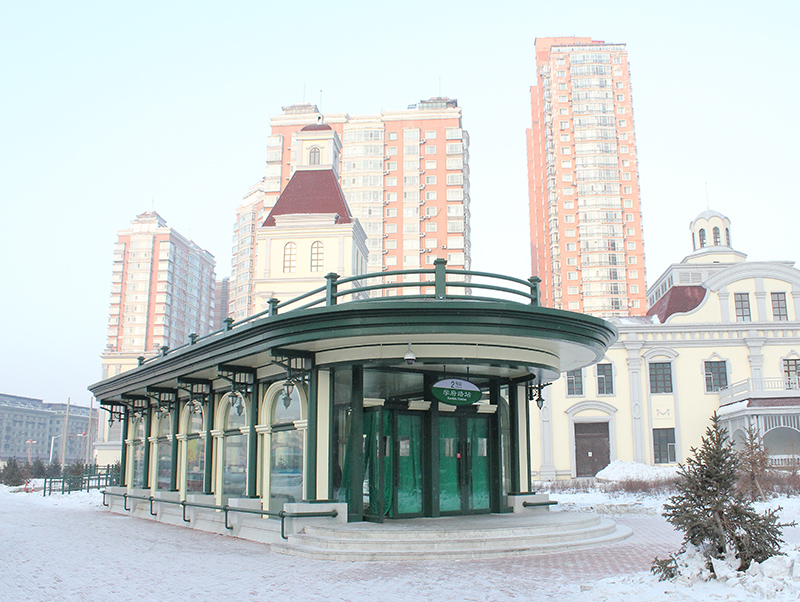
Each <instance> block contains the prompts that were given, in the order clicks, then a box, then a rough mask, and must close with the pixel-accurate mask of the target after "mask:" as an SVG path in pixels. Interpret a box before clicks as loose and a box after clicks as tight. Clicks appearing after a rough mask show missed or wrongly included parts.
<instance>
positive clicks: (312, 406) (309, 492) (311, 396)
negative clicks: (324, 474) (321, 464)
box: [306, 358, 327, 502]
mask: <svg viewBox="0 0 800 602" xmlns="http://www.w3.org/2000/svg"><path fill="white" fill-rule="evenodd" d="M317 391H318V386H317V366H316V365H315V362H314V360H313V358H312V360H311V374H310V376H309V379H308V411H307V414H306V417H307V419H308V457H307V462H306V476H307V478H306V499H307V500H308V501H309V502H313V501H316V500H317V433H318V432H319V418H318V413H319V412H318V411H317ZM325 497H326V498H327V496H325Z"/></svg>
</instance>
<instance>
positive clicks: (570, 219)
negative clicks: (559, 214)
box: [564, 215, 575, 224]
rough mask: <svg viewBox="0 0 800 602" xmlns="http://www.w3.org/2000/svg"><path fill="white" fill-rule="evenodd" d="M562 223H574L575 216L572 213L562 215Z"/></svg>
mask: <svg viewBox="0 0 800 602" xmlns="http://www.w3.org/2000/svg"><path fill="white" fill-rule="evenodd" d="M564 223H566V224H574V223H575V216H574V215H565V216H564Z"/></svg>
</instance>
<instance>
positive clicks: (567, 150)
mask: <svg viewBox="0 0 800 602" xmlns="http://www.w3.org/2000/svg"><path fill="white" fill-rule="evenodd" d="M561 154H562V155H570V154H572V149H571V148H570V147H569V146H562V147H561Z"/></svg>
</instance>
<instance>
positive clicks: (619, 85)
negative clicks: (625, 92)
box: [614, 82, 622, 88]
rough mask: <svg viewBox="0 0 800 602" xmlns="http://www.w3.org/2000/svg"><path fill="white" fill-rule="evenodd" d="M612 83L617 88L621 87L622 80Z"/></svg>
mask: <svg viewBox="0 0 800 602" xmlns="http://www.w3.org/2000/svg"><path fill="white" fill-rule="evenodd" d="M614 85H615V87H617V88H621V87H622V82H614Z"/></svg>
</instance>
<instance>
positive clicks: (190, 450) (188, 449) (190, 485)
mask: <svg viewBox="0 0 800 602" xmlns="http://www.w3.org/2000/svg"><path fill="white" fill-rule="evenodd" d="M184 412H186V413H187V415H186V417H185V420H184V421H183V423H184V424H185V428H184V435H185V439H184V443H183V445H184V450H185V451H184V454H185V456H184V457H185V462H186V464H185V466H186V470H185V471H184V476H183V478H184V479H185V482H184V483H183V485H184V490H185V491H186V492H189V493H192V492H198V491H199V492H202V491H203V477H204V476H205V469H206V445H205V441H204V440H203V439H202V438H201V437H200V433H201V432H202V431H203V410H202V408H200V407H197V406H195V405H194V404H191V403H187V404H186V406H185V408H184Z"/></svg>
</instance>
